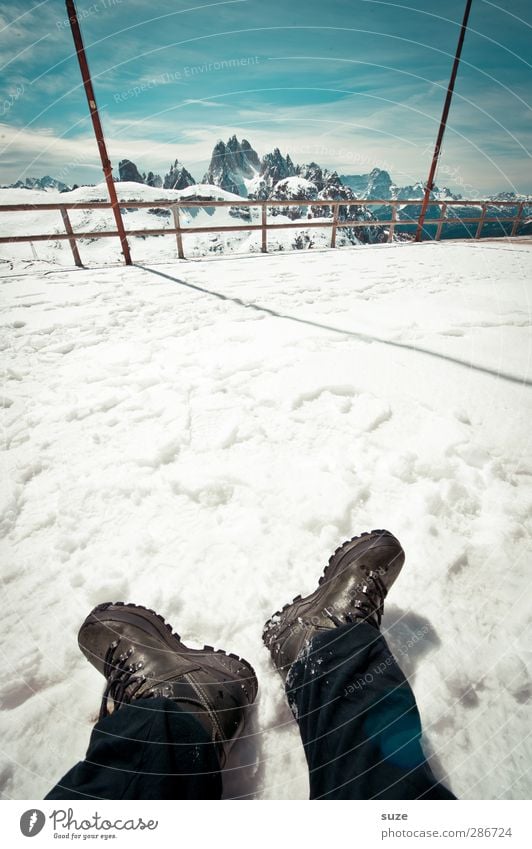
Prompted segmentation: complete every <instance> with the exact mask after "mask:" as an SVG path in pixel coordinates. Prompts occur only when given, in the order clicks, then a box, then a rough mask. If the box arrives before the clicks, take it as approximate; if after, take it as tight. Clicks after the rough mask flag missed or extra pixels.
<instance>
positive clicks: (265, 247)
mask: <svg viewBox="0 0 532 849" xmlns="http://www.w3.org/2000/svg"><path fill="white" fill-rule="evenodd" d="M267 222H268V210H267V208H266V203H265V202H264V201H263V202H262V246H261V252H262V253H263V254H265V253H267V252H268V240H267V230H266V226H267Z"/></svg>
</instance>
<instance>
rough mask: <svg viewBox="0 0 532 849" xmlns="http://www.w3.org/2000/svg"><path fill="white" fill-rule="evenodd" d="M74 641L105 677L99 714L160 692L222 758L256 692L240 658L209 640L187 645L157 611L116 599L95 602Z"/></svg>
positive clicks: (254, 681) (247, 667)
mask: <svg viewBox="0 0 532 849" xmlns="http://www.w3.org/2000/svg"><path fill="white" fill-rule="evenodd" d="M78 643H79V647H80V649H81V651H82V652H83V654H84V655H85V657H86V658H87V660H89V661H90V662H91V663H92V665H93V666H95V667H96V669H97V670H98V671H99V672H101V673H102V675H103V676H104V677H105V678H106V679H107V685H106V687H105V690H104V694H103V698H102V705H101V709H100V719H103V718H104V717H106V716H108V715H109V714H110V713H113V712H114V711H115V710H119V709H120V707H121V706H122V705H124V704H130V703H131V702H134V701H138V700H139V699H148V698H155V697H157V696H164V697H166V698H168V699H171V700H172V701H173V702H176V703H177V704H179V705H182V707H183V709H184V710H185V711H187V712H189V713H193V714H194V715H195V717H196V719H198V720H199V722H200V723H201V724H202V725H203V727H204V728H205V729H206V730H207V731H208V733H209V736H210V738H211V740H212V741H213V743H216V744H217V751H218V755H219V759H220V764H221V766H223V765H224V763H225V761H226V759H227V753H228V751H229V749H230V747H231V744H232V743H233V742H234V739H235V737H236V736H237V735H238V734H239V733H240V732H241V731H242V728H243V725H244V719H245V712H246V708H248V707H249V706H250V705H251V704H252V703H253V702H254V700H255V696H256V695H257V689H258V685H257V678H256V676H255V672H254V671H253V669H252V667H251V666H250V665H249V663H247V661H245V660H242V659H241V658H239V657H237V655H236V654H228V653H226V652H225V651H222V650H221V649H218V650H215V649H213V648H212V646H204V647H203V648H202V649H191V648H188V646H185V645H184V643H182V642H181V639H180V637H179V635H178V634H174V632H173V631H172V628H171V627H170V625H167V624H166V623H165V621H164V619H163V618H162V616H159V614H157V613H155V612H154V611H153V610H149V609H148V608H146V607H142V606H139V605H136V604H124V603H123V602H116V604H112V603H110V602H107V603H105V604H99V605H98V606H97V607H95V608H94V610H93V611H92V613H90V614H89V615H88V616H87V618H86V619H85V622H84V623H83V625H82V626H81V628H80V631H79V634H78Z"/></svg>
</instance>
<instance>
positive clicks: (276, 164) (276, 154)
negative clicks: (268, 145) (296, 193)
mask: <svg viewBox="0 0 532 849" xmlns="http://www.w3.org/2000/svg"><path fill="white" fill-rule="evenodd" d="M295 175H296V167H295V165H294V163H293V162H292V160H291V159H290V155H289V154H287V155H286V156H283V154H282V153H281V151H280V150H279V148H278V147H276V148H275V149H274V150H273V152H272V153H267V154H266V155H265V156H263V157H262V160H261V163H260V176H261V177H262V178H263V179H264V180H265V181H267V182H270V183H271V185H272V186H273V185H275V184H276V183H278V182H279V180H284V179H285V178H286V177H295Z"/></svg>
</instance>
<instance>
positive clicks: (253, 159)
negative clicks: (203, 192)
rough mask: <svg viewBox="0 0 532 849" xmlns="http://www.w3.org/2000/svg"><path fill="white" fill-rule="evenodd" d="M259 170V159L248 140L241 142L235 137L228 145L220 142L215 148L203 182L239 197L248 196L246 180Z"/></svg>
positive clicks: (232, 137)
mask: <svg viewBox="0 0 532 849" xmlns="http://www.w3.org/2000/svg"><path fill="white" fill-rule="evenodd" d="M259 169H260V160H259V157H258V155H257V153H256V151H255V150H254V149H253V148H252V147H251V145H250V143H249V142H248V140H247V139H242V141H241V142H240V141H239V140H238V139H237V137H236V135H233V136H231V138H230V139H229V140H228V141H227V144H226V143H224V142H223V141H221V140H220V141H218V142H217V143H216V145H215V146H214V150H213V152H212V157H211V163H210V165H209V170H208V171H207V173H206V174H205V176H204V178H203V182H204V183H210V184H211V185H213V186H219V187H220V188H221V189H225V191H228V192H233V193H234V194H237V195H247V190H246V185H245V180H250V179H252V178H254V177H255V176H256V175H257V173H258V171H259Z"/></svg>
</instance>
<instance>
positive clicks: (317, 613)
mask: <svg viewBox="0 0 532 849" xmlns="http://www.w3.org/2000/svg"><path fill="white" fill-rule="evenodd" d="M403 563H404V552H403V549H402V548H401V545H400V543H399V541H398V540H397V539H396V538H395V537H394V536H393V535H392V534H391V533H390V532H389V531H384V530H377V531H372V532H371V533H366V534H362V535H361V536H360V537H355V538H354V539H352V540H349V541H348V542H346V543H344V544H343V545H342V546H340V548H339V549H338V550H337V551H335V553H334V554H333V555H332V557H331V558H330V560H329V563H328V566H327V567H326V569H325V572H324V574H323V577H322V578H320V582H319V585H318V587H317V589H316V590H315V591H314V592H313V593H311V594H310V595H309V596H306V597H305V598H301V596H298V597H297V598H295V599H294V601H293V602H292V603H291V604H287V605H285V607H284V608H283V609H282V610H281V611H279V612H278V613H276V614H275V615H274V616H273V617H272V618H271V619H270V620H269V621H268V622H267V623H266V625H265V627H264V632H263V640H264V642H265V644H266V646H267V648H268V649H269V650H270V653H271V655H272V659H273V661H274V663H275V665H276V666H277V669H278V671H279V673H280V674H281V677H282V678H283V679H285V681H286V691H287V695H288V700H289V703H290V705H291V707H292V710H293V712H294V715H295V716H296V718H297V721H298V723H299V728H300V731H301V737H302V739H303V745H304V747H305V753H306V756H307V761H308V765H309V770H310V792H311V797H312V798H322V797H324V798H328V799H374V798H381V799H418V798H422V799H453V798H454V796H453V795H452V793H450V792H449V791H448V790H446V789H445V788H444V787H442V786H441V785H439V784H438V783H437V782H436V780H435V778H434V776H433V775H432V772H431V770H430V768H429V766H428V764H427V762H426V760H425V757H424V755H423V751H422V749H421V743H420V738H421V723H420V719H419V713H418V710H417V707H416V702H415V699H414V694H413V693H412V690H411V689H410V686H409V684H408V682H407V681H406V679H405V677H404V675H403V673H402V672H401V670H400V668H399V666H398V665H397V663H396V661H395V659H394V658H393V656H392V654H391V653H390V651H389V649H388V646H387V645H386V641H385V639H384V637H383V636H382V635H381V633H380V630H379V628H380V623H381V617H382V611H383V606H384V599H385V597H386V595H387V593H388V590H389V589H390V587H391V586H392V584H393V583H394V581H395V580H396V578H397V576H398V575H399V572H400V571H401V568H402V566H403Z"/></svg>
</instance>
